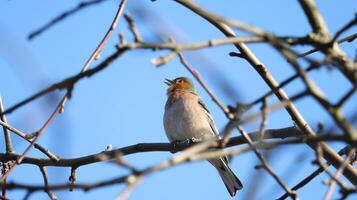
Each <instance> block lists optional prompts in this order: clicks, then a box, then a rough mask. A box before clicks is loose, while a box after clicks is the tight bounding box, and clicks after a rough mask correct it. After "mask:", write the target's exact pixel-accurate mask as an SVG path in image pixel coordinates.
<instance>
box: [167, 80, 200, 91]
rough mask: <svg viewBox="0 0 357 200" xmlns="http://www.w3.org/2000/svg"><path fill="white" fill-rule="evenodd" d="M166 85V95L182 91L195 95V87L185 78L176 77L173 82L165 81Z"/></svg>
mask: <svg viewBox="0 0 357 200" xmlns="http://www.w3.org/2000/svg"><path fill="white" fill-rule="evenodd" d="M165 80H166V81H165V83H166V85H168V86H169V87H168V88H167V94H170V93H172V92H175V91H176V90H183V91H188V92H193V93H196V89H195V86H194V85H193V83H192V81H191V80H190V79H189V78H186V77H178V78H175V79H174V80H170V79H165Z"/></svg>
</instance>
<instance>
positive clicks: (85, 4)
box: [28, 0, 106, 40]
mask: <svg viewBox="0 0 357 200" xmlns="http://www.w3.org/2000/svg"><path fill="white" fill-rule="evenodd" d="M104 1H106V0H92V1H87V2H82V3H80V4H78V5H77V6H76V7H74V8H72V9H70V10H68V11H66V12H64V13H62V14H61V15H59V16H57V17H55V18H54V19H52V20H51V21H50V22H48V23H47V24H45V25H43V26H42V27H41V28H39V29H38V30H36V31H33V32H32V33H30V34H29V36H28V39H29V40H33V39H34V38H36V37H37V36H39V35H41V34H42V33H43V32H45V31H47V30H48V29H49V28H51V27H52V26H53V25H55V24H57V23H58V22H60V21H62V20H64V19H65V18H67V17H69V16H71V15H73V14H75V13H77V12H78V11H80V10H82V9H84V8H86V7H89V6H92V5H96V4H98V3H101V2H104Z"/></svg>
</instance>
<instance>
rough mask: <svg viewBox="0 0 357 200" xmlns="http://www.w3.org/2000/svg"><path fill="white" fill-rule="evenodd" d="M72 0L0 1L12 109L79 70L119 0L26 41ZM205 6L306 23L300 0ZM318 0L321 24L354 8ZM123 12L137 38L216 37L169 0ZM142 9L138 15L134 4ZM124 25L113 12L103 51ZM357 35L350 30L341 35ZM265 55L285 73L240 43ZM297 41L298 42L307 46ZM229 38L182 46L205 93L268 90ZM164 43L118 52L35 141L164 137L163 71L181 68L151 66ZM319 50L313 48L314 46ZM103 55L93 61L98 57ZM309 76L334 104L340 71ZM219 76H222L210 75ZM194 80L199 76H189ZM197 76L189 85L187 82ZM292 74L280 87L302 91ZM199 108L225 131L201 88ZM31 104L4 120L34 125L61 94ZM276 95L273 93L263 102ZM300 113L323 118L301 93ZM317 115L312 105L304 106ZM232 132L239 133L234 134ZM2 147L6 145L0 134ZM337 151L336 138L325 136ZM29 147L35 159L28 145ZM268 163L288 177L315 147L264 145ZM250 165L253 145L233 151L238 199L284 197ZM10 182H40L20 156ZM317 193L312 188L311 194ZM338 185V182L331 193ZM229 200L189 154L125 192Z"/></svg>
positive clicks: (157, 157)
mask: <svg viewBox="0 0 357 200" xmlns="http://www.w3.org/2000/svg"><path fill="white" fill-rule="evenodd" d="M79 2H81V1H73V0H72V1H39V0H34V1H14V0H13V1H1V3H0V74H1V76H0V77H1V78H0V94H1V96H2V98H3V101H4V103H5V106H11V105H13V104H14V103H15V102H19V101H20V100H23V99H24V98H26V97H28V96H29V95H31V94H33V93H35V92H37V91H39V90H40V89H42V88H44V87H46V86H48V85H50V84H52V83H55V82H58V81H61V80H63V79H64V78H66V77H68V76H71V75H74V74H76V73H78V72H79V71H80V69H81V68H82V66H83V64H84V63H85V61H86V59H87V58H88V57H89V56H90V54H91V53H92V51H93V50H94V48H95V47H96V45H97V44H98V42H99V41H100V39H101V38H102V37H103V35H104V33H105V32H106V30H107V28H108V26H109V24H110V23H111V20H112V18H113V17H114V14H115V12H116V9H117V4H118V2H119V1H107V2H105V3H102V4H100V5H97V6H94V7H91V8H88V9H85V10H83V11H81V12H79V13H77V14H75V15H73V16H72V17H70V18H67V19H66V20H64V21H62V22H61V23H59V24H57V25H55V26H54V27H53V28H51V29H50V30H48V31H47V32H45V33H44V34H43V35H41V36H40V37H38V38H36V39H35V40H33V41H31V42H30V41H28V40H27V39H26V38H27V36H28V34H29V33H30V32H31V31H34V30H35V29H37V28H39V27H40V26H42V25H43V24H45V23H47V22H48V21H49V20H51V19H52V18H54V17H55V16H57V15H59V14H60V13H62V12H64V11H66V10H68V9H71V8H72V7H74V6H76V5H77V4H78V3H79ZM197 2H198V3H199V4H200V5H202V6H203V7H204V8H206V9H208V10H210V11H214V12H215V13H217V14H219V15H222V16H225V17H227V18H235V19H238V20H240V21H242V22H245V23H247V24H252V25H256V26H260V27H262V28H264V29H265V30H268V31H271V32H273V33H277V34H279V35H282V36H285V35H295V36H302V35H304V34H306V33H308V32H309V31H310V27H309V25H308V23H307V20H306V18H305V16H304V15H303V13H302V10H301V8H300V6H299V4H298V3H297V1H286V0H276V1H251V0H241V1H234V0H227V1H204V0H200V1H197ZM317 5H318V8H319V9H320V11H321V13H322V15H323V16H324V17H325V19H326V22H327V24H328V27H329V29H330V31H331V32H332V33H335V32H336V30H338V29H339V28H340V27H341V26H342V25H344V24H345V23H346V22H347V21H348V20H350V19H352V17H353V16H354V14H355V12H356V10H357V9H356V8H357V4H356V3H355V1H353V0H345V1H322V0H319V1H317ZM126 11H129V12H131V13H132V16H133V18H134V19H136V21H137V25H138V28H139V30H140V31H141V33H142V35H143V38H144V40H146V41H160V40H159V38H158V37H157V34H156V33H158V32H162V34H166V35H167V34H170V35H174V36H175V37H176V38H177V41H179V42H193V41H201V40H206V39H212V38H220V37H223V36H222V34H221V33H220V32H219V31H218V30H216V29H215V28H214V27H212V26H211V25H210V24H208V23H207V22H205V21H204V20H202V19H201V18H200V17H198V16H196V15H195V14H193V13H191V12H189V11H188V10H187V9H186V8H184V7H182V6H180V5H179V4H176V3H174V2H173V1H165V0H161V1H156V2H154V3H153V2H151V1H149V0H140V1H139V0H135V1H134V0H132V1H130V0H129V1H128V5H127V7H126ZM144 11H145V14H143V12H144ZM119 32H124V33H125V36H126V39H127V40H128V41H131V40H132V37H131V35H130V33H129V32H128V31H127V24H126V23H124V20H123V19H121V20H120V21H119V25H118V27H117V29H116V32H115V33H114V34H113V36H112V37H111V39H110V40H109V42H108V43H107V45H106V47H105V48H104V51H103V53H102V58H105V57H106V56H107V55H109V54H110V53H112V52H113V51H114V50H115V48H114V45H115V44H116V43H117V42H118V33H119ZM353 32H356V28H353V29H351V30H350V31H349V32H347V33H346V34H345V35H347V34H351V33H353ZM249 47H251V48H252V50H253V52H254V53H255V54H256V55H257V56H258V57H259V58H260V59H261V60H262V61H263V63H264V64H265V65H266V66H267V67H268V69H269V70H270V71H271V72H272V74H273V75H274V76H275V77H276V79H277V80H278V81H282V80H284V79H285V78H286V77H288V76H290V75H292V74H293V73H294V72H293V70H292V69H291V67H290V66H289V65H288V64H287V63H286V62H285V61H284V59H282V58H281V57H279V56H278V55H277V54H276V52H274V51H273V50H271V49H269V48H268V47H267V46H265V45H249ZM342 47H343V49H344V50H345V51H346V52H347V53H348V55H349V56H350V57H353V56H354V55H355V50H356V42H354V43H349V44H343V45H342ZM307 49H308V48H305V47H301V48H299V50H301V51H303V50H307ZM234 50H235V49H234V48H233V47H232V46H225V47H217V48H212V49H209V50H203V51H200V52H195V53H187V54H185V55H187V57H188V60H189V62H190V63H191V64H192V66H193V67H194V68H195V69H197V70H199V71H200V73H201V75H202V76H203V78H204V79H205V80H206V81H207V83H208V84H209V86H210V87H211V88H212V90H213V91H214V93H215V94H216V95H217V96H218V97H219V98H220V99H221V100H222V102H223V103H225V104H234V103H235V102H237V101H243V102H250V101H252V100H254V99H255V98H257V97H258V96H260V95H262V94H263V93H265V92H266V91H268V87H267V86H266V85H265V83H264V82H263V81H262V79H261V78H260V77H259V76H258V75H257V73H256V72H255V71H254V70H253V69H252V67H251V66H249V65H248V63H247V62H245V61H243V60H241V59H235V58H231V57H229V56H228V53H229V52H230V51H234ZM165 53H166V52H152V51H145V50H139V51H133V52H129V53H127V54H125V55H124V56H122V57H120V58H119V59H118V60H117V61H115V62H114V63H113V64H112V65H111V66H110V67H109V68H108V69H106V70H104V71H103V72H101V73H99V74H97V75H95V76H93V77H91V78H90V79H84V80H82V81H81V82H79V83H78V84H76V87H75V89H74V91H73V97H72V98H71V100H70V101H69V102H68V103H67V105H66V108H65V112H64V113H63V114H61V115H60V116H59V117H57V119H56V120H55V121H54V123H53V124H51V126H50V128H49V129H48V131H47V132H46V133H45V134H44V135H43V137H42V138H41V139H40V143H41V144H43V146H45V147H48V148H49V149H50V150H52V151H53V152H55V153H56V154H58V155H60V156H62V157H66V158H72V157H78V156H83V155H88V154H93V153H97V152H100V151H102V150H104V149H105V148H106V146H107V145H108V144H112V145H113V146H114V147H124V146H128V145H132V144H136V143H142V142H166V141H167V139H166V136H165V133H164V129H163V125H162V116H163V111H164V104H165V101H166V94H165V90H166V88H165V85H164V84H163V80H164V79H165V78H175V77H178V76H188V77H191V76H190V74H189V73H188V72H187V71H185V70H184V69H183V67H182V66H181V65H180V63H179V62H178V59H177V58H175V59H174V60H173V61H172V62H170V63H169V64H167V65H165V66H164V67H161V68H155V67H154V66H152V65H151V63H150V59H152V58H156V57H158V56H161V55H164V54H165ZM314 57H316V58H318V57H321V56H318V55H314ZM99 62H100V60H99V61H97V62H95V63H94V64H93V66H95V65H96V64H98V63H99ZM311 76H312V77H313V78H314V79H315V80H316V83H317V84H318V85H319V86H320V87H321V88H322V89H323V90H324V91H325V92H326V95H327V96H328V97H329V98H330V99H331V100H332V101H336V100H337V99H339V97H341V95H343V94H344V92H346V91H347V89H349V88H348V87H346V85H347V81H346V80H345V79H344V78H343V77H342V76H341V75H340V74H339V73H338V72H337V71H328V70H325V69H323V70H320V71H318V73H312V74H311ZM221 77H224V81H217V79H220V78H221ZM195 83H196V82H195ZM224 83H230V85H231V86H232V88H233V93H232V92H231V93H228V92H226V90H224V89H223V88H224ZM196 84H197V83H196ZM300 84H301V83H300V82H295V83H294V84H291V85H289V86H288V87H287V88H286V91H287V92H288V94H289V95H293V94H296V93H297V92H299V91H301V89H303V87H301V85H300ZM198 92H199V93H200V94H201V96H202V98H203V99H204V101H205V103H206V105H207V106H208V108H209V109H210V111H211V113H212V115H213V117H214V119H215V121H216V125H217V127H218V128H219V129H222V128H223V127H224V125H225V124H226V122H227V120H226V118H225V116H224V114H223V113H222V112H221V110H220V109H219V108H218V107H217V106H216V105H215V104H214V103H213V102H212V101H211V100H210V98H209V97H208V96H207V94H206V93H205V92H204V91H203V90H202V88H201V87H198ZM54 94H55V95H48V96H46V97H43V98H41V99H40V100H38V101H36V102H33V103H30V104H28V105H26V106H24V107H22V108H21V109H19V110H17V111H16V112H15V113H13V114H11V115H9V116H8V121H9V123H10V124H12V125H14V126H15V127H17V128H18V129H20V130H23V131H27V132H32V131H35V130H37V129H38V128H39V127H40V126H41V125H42V124H43V123H44V121H45V120H46V119H47V118H48V116H49V114H50V113H51V112H52V110H53V109H54V106H55V105H54V103H53V102H52V103H51V101H53V100H56V102H57V101H58V97H59V96H60V95H61V94H63V92H55V93H54ZM356 100H357V98H356V95H355V96H354V97H353V99H352V100H350V101H349V102H348V103H347V105H346V106H345V107H344V108H343V110H344V111H345V112H346V115H347V116H350V115H351V114H352V113H354V112H355V111H356V105H354V104H353V102H356ZM276 101H277V100H276V99H275V98H273V99H271V100H270V102H269V103H274V102H276ZM297 106H298V108H299V110H300V111H301V113H302V114H303V115H304V116H305V118H306V120H307V121H308V122H309V123H310V125H311V126H312V127H313V128H316V126H317V123H318V122H320V121H321V122H323V123H325V124H330V123H331V122H332V121H331V118H330V117H329V116H328V115H327V114H326V113H325V112H324V111H323V110H322V109H321V107H320V106H319V105H317V104H316V103H315V102H313V101H312V100H311V99H310V98H307V99H304V100H302V101H299V102H298V103H297ZM311 113H314V114H311ZM291 125H292V121H291V120H290V117H289V116H288V114H287V113H286V112H285V111H279V112H277V113H273V114H271V116H270V118H269V121H268V128H282V127H286V126H291ZM258 127H259V123H258V122H257V123H253V124H250V125H247V126H246V129H247V130H249V131H252V130H257V129H258ZM234 134H235V135H237V134H238V133H237V132H234ZM0 142H1V145H0V147H1V151H2V152H3V151H4V145H3V139H2V138H1V141H0ZM14 145H15V148H16V151H17V152H19V153H20V152H22V151H23V150H24V149H25V148H26V146H27V143H25V142H24V141H22V140H21V139H19V138H16V137H14ZM332 146H333V147H334V148H336V149H338V148H339V147H341V145H340V144H332ZM30 155H31V156H42V154H40V153H38V152H37V151H36V150H32V151H31V152H30ZM171 156H172V155H171V154H170V153H162V152H161V153H155V152H153V153H145V154H135V155H130V156H127V157H125V159H126V160H127V161H128V162H129V163H132V164H133V165H135V166H138V168H144V167H147V166H149V165H151V164H155V163H159V162H161V161H163V160H165V159H168V158H170V157H171ZM271 156H272V158H271V164H272V166H273V167H274V169H276V171H279V175H280V176H281V177H282V178H283V179H284V180H285V181H286V183H287V184H288V185H289V186H293V185H294V184H295V183H296V182H297V181H299V180H301V179H302V178H303V177H305V175H306V174H308V173H310V172H312V171H313V169H315V166H312V165H311V163H310V162H311V161H312V160H313V158H314V153H313V152H312V151H311V150H310V149H309V148H308V147H307V146H306V145H296V146H291V147H283V148H278V149H276V150H273V151H272V155H271ZM258 163H259V162H258V160H257V158H256V157H255V156H254V155H253V154H252V153H247V154H243V155H239V156H237V157H235V158H234V160H233V161H232V163H231V168H232V169H233V171H235V172H236V174H237V176H239V177H240V179H241V180H242V182H243V184H244V186H245V188H244V189H243V190H242V191H240V192H239V193H238V194H237V196H238V198H240V199H242V198H241V197H244V198H245V199H251V197H252V195H253V193H254V196H255V197H256V198H257V199H274V198H276V197H278V196H280V194H282V189H281V188H280V187H279V186H278V185H277V183H276V182H274V181H273V180H272V178H271V177H269V176H268V175H267V174H266V173H256V172H255V170H254V169H253V167H254V166H255V165H257V164H258ZM48 170H49V172H50V183H64V182H66V181H67V180H68V176H69V175H70V169H68V168H48ZM126 173H127V171H125V170H123V169H121V168H120V167H117V166H115V165H113V164H109V163H106V164H94V165H89V166H84V167H81V168H79V170H78V182H81V183H85V182H91V181H98V180H104V179H105V178H109V177H114V176H118V175H124V174H126ZM326 178H328V177H327V176H326V175H321V176H319V178H317V179H316V180H314V181H313V182H312V183H310V184H309V185H307V186H306V187H305V188H303V189H302V190H299V193H298V194H299V196H300V198H301V199H317V198H321V197H322V195H323V194H324V193H325V191H326V190H327V187H326V186H324V185H323V184H322V183H321V182H322V180H324V179H326ZM9 179H10V180H16V181H19V182H24V183H37V184H42V177H41V173H40V171H39V170H38V169H37V168H36V167H33V166H29V165H21V166H20V167H17V168H16V170H15V171H14V173H12V174H11V176H10V178H9ZM252 181H258V182H259V181H260V182H261V183H263V184H261V185H260V187H259V189H258V190H255V191H249V190H248V188H249V186H250V184H251V183H252ZM123 188H124V187H123V186H122V185H120V186H118V185H115V186H111V187H107V188H105V189H99V190H95V191H90V192H88V193H84V192H81V191H74V192H67V191H65V192H55V193H56V195H57V196H59V197H60V199H84V198H85V199H98V198H101V199H114V198H115V197H116V196H117V195H118V194H119V193H120V191H121V190H122V189H123ZM317 191H318V192H317ZM335 193H337V191H336V192H335ZM23 195H24V192H19V191H14V192H9V197H10V198H11V199H20V198H22V196H23ZM45 198H47V196H46V194H45V193H35V194H33V196H32V198H31V199H45ZM183 198H184V199H231V198H230V196H229V195H228V193H227V191H226V189H225V187H224V185H223V183H222V182H221V180H220V178H219V176H218V174H217V173H216V171H215V170H214V168H213V167H211V166H210V165H209V164H208V163H207V162H197V163H191V164H186V165H181V166H177V167H174V168H171V169H169V170H166V171H162V172H159V173H156V174H154V175H151V176H148V177H147V178H145V179H144V181H143V182H142V183H141V184H140V185H139V187H138V188H137V189H136V190H135V191H134V192H133V194H132V195H131V196H130V199H132V200H137V199H172V200H175V199H183Z"/></svg>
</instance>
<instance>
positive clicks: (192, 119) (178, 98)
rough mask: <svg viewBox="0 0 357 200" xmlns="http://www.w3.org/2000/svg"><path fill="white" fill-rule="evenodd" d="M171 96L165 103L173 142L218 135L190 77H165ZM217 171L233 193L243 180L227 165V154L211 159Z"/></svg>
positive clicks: (168, 94) (230, 192) (199, 139)
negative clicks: (172, 78)
mask: <svg viewBox="0 0 357 200" xmlns="http://www.w3.org/2000/svg"><path fill="white" fill-rule="evenodd" d="M165 83H166V84H167V85H168V88H167V96H168V99H167V101H166V105H165V114H164V127H165V132H166V135H167V137H168V139H169V140H170V142H182V141H187V140H192V141H201V140H206V139H211V138H217V139H218V138H219V133H218V130H217V128H216V126H215V124H214V121H213V119H212V116H211V115H210V113H209V111H208V109H207V107H206V106H205V105H204V104H203V102H202V100H201V98H200V97H199V96H198V94H197V92H196V89H195V87H194V85H193V83H192V81H191V80H190V79H189V78H186V77H179V78H176V79H174V80H169V79H166V82H165ZM208 161H209V162H210V163H211V164H212V165H213V166H214V167H215V168H216V169H217V171H218V173H219V175H220V176H221V178H222V180H223V182H224V184H225V186H226V188H227V190H228V192H229V194H230V195H231V196H232V197H233V196H234V195H235V194H236V192H237V190H240V189H242V188H243V185H242V183H241V182H240V181H239V179H238V178H237V177H236V176H235V174H234V173H233V171H232V170H231V169H230V168H229V166H228V161H227V158H226V157H220V158H215V159H210V160H208Z"/></svg>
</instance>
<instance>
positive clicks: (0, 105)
mask: <svg viewBox="0 0 357 200" xmlns="http://www.w3.org/2000/svg"><path fill="white" fill-rule="evenodd" d="M3 112H4V105H3V102H2V98H1V95H0V119H1V121H3V122H4V123H7V120H6V116H5V114H3ZM3 130H4V138H5V146H6V153H12V152H14V148H13V147H12V142H11V135H10V131H9V130H8V129H7V128H5V127H3Z"/></svg>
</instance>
